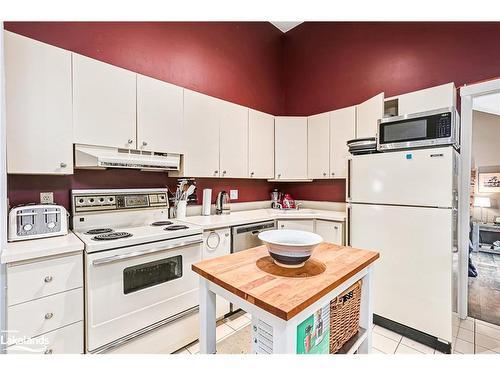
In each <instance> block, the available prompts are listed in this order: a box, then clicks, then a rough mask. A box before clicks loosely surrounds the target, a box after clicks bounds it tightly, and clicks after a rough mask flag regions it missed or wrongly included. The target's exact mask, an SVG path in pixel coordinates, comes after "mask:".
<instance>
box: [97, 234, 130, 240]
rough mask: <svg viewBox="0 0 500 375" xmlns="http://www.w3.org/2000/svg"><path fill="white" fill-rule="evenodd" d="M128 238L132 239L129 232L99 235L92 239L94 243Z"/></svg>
mask: <svg viewBox="0 0 500 375" xmlns="http://www.w3.org/2000/svg"><path fill="white" fill-rule="evenodd" d="M127 237H132V234H131V233H128V232H109V233H104V234H98V235H97V236H94V237H92V239H93V240H94V241H110V240H118V239H120V238H127Z"/></svg>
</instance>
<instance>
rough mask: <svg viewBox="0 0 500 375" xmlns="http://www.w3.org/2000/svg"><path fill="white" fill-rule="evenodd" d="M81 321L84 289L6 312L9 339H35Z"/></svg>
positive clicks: (31, 302)
mask: <svg viewBox="0 0 500 375" xmlns="http://www.w3.org/2000/svg"><path fill="white" fill-rule="evenodd" d="M80 320H83V289H82V288H78V289H73V290H71V291H69V292H63V293H59V294H55V295H52V296H49V297H44V298H40V299H37V300H34V301H30V302H25V303H20V304H18V305H15V306H9V307H8V308H7V327H8V330H9V331H12V332H11V336H12V337H16V338H19V337H34V336H38V335H41V334H42V333H45V332H49V331H53V330H55V329H57V328H61V327H62V326H66V325H68V324H71V323H75V322H78V321H80Z"/></svg>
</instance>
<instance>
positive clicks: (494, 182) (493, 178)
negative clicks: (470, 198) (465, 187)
mask: <svg viewBox="0 0 500 375" xmlns="http://www.w3.org/2000/svg"><path fill="white" fill-rule="evenodd" d="M478 191H479V192H480V193H500V172H488V173H481V172H480V173H479V176H478Z"/></svg>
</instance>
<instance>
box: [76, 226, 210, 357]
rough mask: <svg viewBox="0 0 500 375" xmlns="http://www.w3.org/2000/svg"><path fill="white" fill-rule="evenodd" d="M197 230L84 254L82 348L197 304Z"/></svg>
mask: <svg viewBox="0 0 500 375" xmlns="http://www.w3.org/2000/svg"><path fill="white" fill-rule="evenodd" d="M202 243H203V242H202V238H201V235H196V236H188V237H183V238H177V239H173V240H166V241H160V242H154V243H149V244H144V245H138V246H130V247H125V248H121V249H116V250H109V251H103V252H99V253H92V254H86V275H85V277H86V343H87V351H89V352H90V351H94V350H96V349H102V347H103V346H105V345H107V344H110V343H112V342H113V341H115V340H118V339H120V338H123V337H124V336H127V335H129V334H132V333H134V332H136V331H139V330H142V329H144V328H146V327H148V326H150V325H152V324H155V323H157V322H159V321H161V320H164V319H167V318H169V317H172V316H174V315H176V314H179V313H182V312H183V311H186V310H188V309H190V308H193V307H195V306H197V305H198V277H197V275H196V274H195V273H194V272H193V271H192V270H191V265H192V264H193V263H195V262H198V261H200V260H201V251H202Z"/></svg>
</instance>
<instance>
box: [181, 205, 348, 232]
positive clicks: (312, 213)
mask: <svg viewBox="0 0 500 375" xmlns="http://www.w3.org/2000/svg"><path fill="white" fill-rule="evenodd" d="M276 219H320V220H330V221H345V212H343V211H327V210H315V209H309V208H302V209H300V210H289V211H280V210H275V209H271V208H267V209H260V210H250V211H235V212H231V213H230V214H228V215H210V216H202V215H199V216H188V217H186V218H185V219H182V220H180V221H184V222H186V223H191V224H195V225H200V226H201V227H203V229H205V230H207V229H215V228H224V227H232V226H235V225H242V224H248V223H255V222H259V221H265V220H276Z"/></svg>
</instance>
